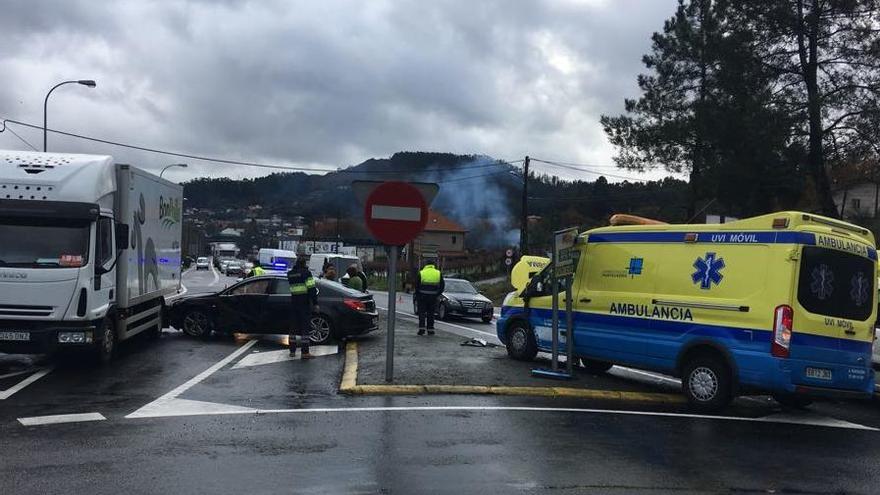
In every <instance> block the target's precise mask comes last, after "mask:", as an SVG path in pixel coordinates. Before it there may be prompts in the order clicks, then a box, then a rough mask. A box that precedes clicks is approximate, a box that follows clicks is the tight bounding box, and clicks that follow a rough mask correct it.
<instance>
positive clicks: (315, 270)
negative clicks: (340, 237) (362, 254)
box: [309, 253, 364, 278]
mask: <svg viewBox="0 0 880 495" xmlns="http://www.w3.org/2000/svg"><path fill="white" fill-rule="evenodd" d="M325 263H330V264H331V265H333V267H334V268H336V274H337V275H338V276H339V277H340V278H341V277H342V276H343V275H344V274H345V271H346V270H348V267H349V266H351V265H356V266H357V267H358V270H360V271H363V269H364V267H363V265H361V259H360V258H358V257H357V256H350V255H346V254H337V253H315V254H313V255H312V256H311V258H309V271H310V272H312V275H313V276H315V277H320V276H321V275H322V274H323V273H324V264H325Z"/></svg>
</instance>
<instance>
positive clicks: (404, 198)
mask: <svg viewBox="0 0 880 495" xmlns="http://www.w3.org/2000/svg"><path fill="white" fill-rule="evenodd" d="M364 219H365V220H366V223H367V228H368V229H370V233H372V234H373V236H374V237H375V238H376V239H377V240H379V241H380V242H382V243H383V244H388V245H391V246H403V245H404V244H407V243H408V242H409V241H411V240H413V239H415V238H416V236H418V235H419V234H420V233H421V232H422V230H423V229H424V228H425V224H426V223H427V222H428V203H427V202H426V201H425V197H424V196H423V195H422V193H421V191H419V190H418V189H417V188H415V187H414V186H412V185H411V184H408V183H406V182H396V181H393V182H383V183H382V184H380V185H379V186H377V187H376V188H375V189H373V191H372V192H371V193H370V195H369V196H368V197H367V201H366V203H365V204H364Z"/></svg>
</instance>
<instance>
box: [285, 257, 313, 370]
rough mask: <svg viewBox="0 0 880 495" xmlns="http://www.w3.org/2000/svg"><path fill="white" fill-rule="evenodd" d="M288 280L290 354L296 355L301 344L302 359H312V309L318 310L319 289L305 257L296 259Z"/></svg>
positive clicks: (288, 273) (288, 274)
mask: <svg viewBox="0 0 880 495" xmlns="http://www.w3.org/2000/svg"><path fill="white" fill-rule="evenodd" d="M287 281H288V282H289V283H290V320H291V328H290V355H291V356H293V355H295V354H296V348H297V346H300V347H301V348H302V359H312V355H311V354H310V353H309V333H310V330H311V319H312V318H311V317H312V311H318V289H317V287H315V279H314V278H312V273H311V272H310V271H309V269H308V267H307V266H306V259H305V258H304V257H299V258H297V259H296V263H295V264H294V265H293V268H291V270H290V271H289V272H287Z"/></svg>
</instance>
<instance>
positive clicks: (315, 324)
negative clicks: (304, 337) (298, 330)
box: [309, 315, 333, 345]
mask: <svg viewBox="0 0 880 495" xmlns="http://www.w3.org/2000/svg"><path fill="white" fill-rule="evenodd" d="M309 323H310V325H309V326H310V327H311V329H310V330H309V340H310V341H311V342H312V344H316V345H321V344H326V343H327V342H330V339H331V338H332V337H333V324H332V323H331V322H330V318H329V317H327V316H325V315H312V319H311V320H310V322H309Z"/></svg>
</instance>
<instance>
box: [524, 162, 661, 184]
mask: <svg viewBox="0 0 880 495" xmlns="http://www.w3.org/2000/svg"><path fill="white" fill-rule="evenodd" d="M532 161H536V162H540V163H546V164H547V165H552V166H556V167H560V168H565V169H569V170H574V171H577V172H584V173H587V174H593V175H600V176H604V177H613V178H615V179H622V180H628V181H632V182H651V181H649V180H647V179H638V178H635V177H627V176H625V175H617V174H609V173H605V172H596V171H595V170H589V169H586V168H582V167H579V166H576V165H572V164H568V163H560V162H551V161H549V160H541V159H539V158H532Z"/></svg>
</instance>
